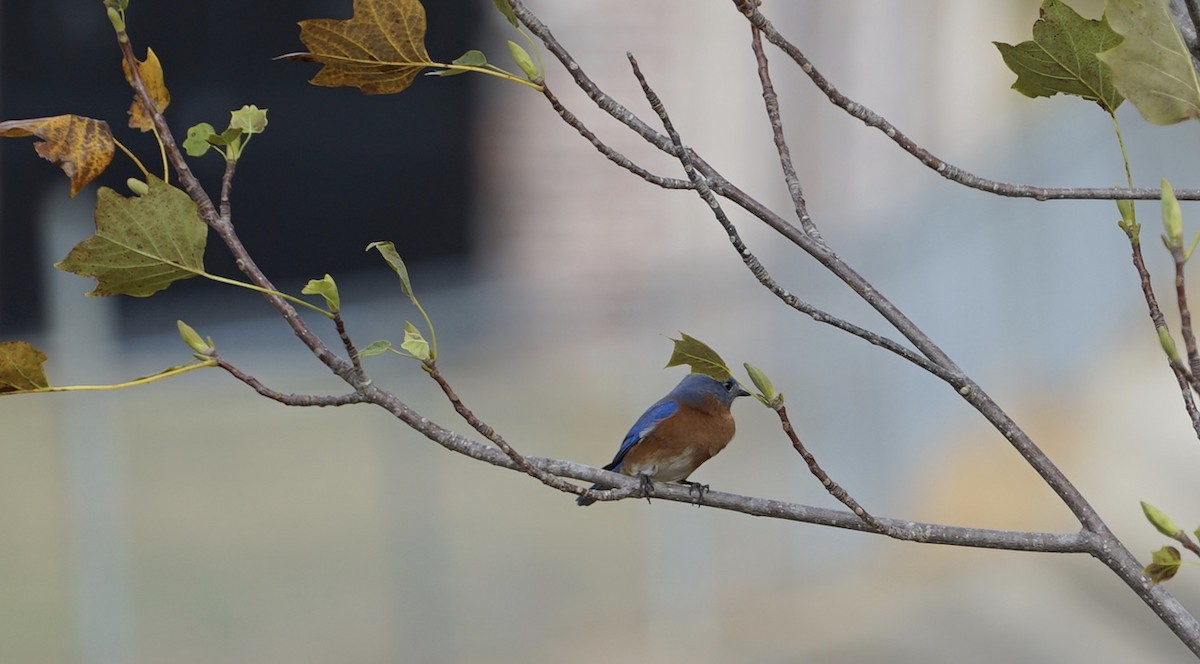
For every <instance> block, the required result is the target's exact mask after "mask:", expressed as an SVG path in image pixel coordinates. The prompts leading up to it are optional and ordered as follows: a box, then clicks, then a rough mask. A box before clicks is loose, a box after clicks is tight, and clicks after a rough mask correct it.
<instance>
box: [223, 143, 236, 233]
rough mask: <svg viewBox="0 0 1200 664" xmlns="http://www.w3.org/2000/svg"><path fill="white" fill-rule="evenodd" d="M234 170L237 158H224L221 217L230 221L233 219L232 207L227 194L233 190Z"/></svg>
mask: <svg viewBox="0 0 1200 664" xmlns="http://www.w3.org/2000/svg"><path fill="white" fill-rule="evenodd" d="M235 170H237V160H236V159H226V160H225V173H224V175H222V176H221V218H222V219H224V220H225V221H226V222H230V223H232V221H231V220H232V219H233V208H232V206H231V204H230V202H229V195H230V193H231V192H232V191H233V172H234V171H235Z"/></svg>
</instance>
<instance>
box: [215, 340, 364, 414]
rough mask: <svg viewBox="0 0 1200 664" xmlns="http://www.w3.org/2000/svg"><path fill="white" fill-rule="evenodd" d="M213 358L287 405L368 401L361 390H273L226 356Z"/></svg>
mask: <svg viewBox="0 0 1200 664" xmlns="http://www.w3.org/2000/svg"><path fill="white" fill-rule="evenodd" d="M209 357H211V358H212V359H213V360H216V362H217V366H219V367H221V368H222V369H224V370H225V371H227V372H229V374H230V375H231V376H233V377H234V378H236V379H238V380H240V381H242V382H243V383H245V384H247V385H249V386H250V387H252V388H253V389H254V391H255V392H258V393H259V394H261V395H262V396H264V397H266V398H268V399H270V400H271V401H278V402H279V403H281V404H283V405H285V406H306V407H307V406H318V407H324V406H347V405H350V404H355V403H366V401H367V399H366V397H365V396H363V394H362V393H361V392H351V393H350V394H343V395H340V396H332V395H318V394H285V393H283V392H280V391H278V390H273V389H271V388H269V387H267V386H266V385H263V383H262V381H260V380H258V379H257V378H255V377H254V376H251V375H250V374H248V373H246V372H244V371H242V370H241V369H239V368H237V367H236V366H234V365H233V364H231V363H230V362H229V361H228V360H226V359H225V358H223V357H221V356H219V355H217V354H216V353H213V354H212V355H210V356H209Z"/></svg>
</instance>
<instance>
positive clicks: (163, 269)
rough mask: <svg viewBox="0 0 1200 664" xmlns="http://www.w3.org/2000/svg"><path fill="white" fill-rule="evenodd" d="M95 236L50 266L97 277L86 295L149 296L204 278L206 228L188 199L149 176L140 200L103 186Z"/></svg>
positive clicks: (99, 196)
mask: <svg viewBox="0 0 1200 664" xmlns="http://www.w3.org/2000/svg"><path fill="white" fill-rule="evenodd" d="M95 216H96V234H95V235H93V236H92V237H89V238H87V239H86V240H84V241H83V242H80V243H79V244H77V245H75V248H74V249H72V250H71V252H70V253H69V254H67V257H66V258H64V259H63V260H61V261H59V262H58V263H55V265H54V267H56V268H58V269H60V270H64V271H67V272H73V273H75V274H78V275H80V276H87V277H96V279H97V284H96V288H95V289H94V290H92V291H91V292H90V293H88V295H132V296H134V297H147V296H150V295H153V294H154V293H157V292H158V291H160V290H162V289H164V288H166V287H168V286H170V285H171V284H172V283H174V282H175V281H178V280H179V279H186V278H188V277H194V276H197V275H199V274H203V273H204V245H205V243H206V242H207V240H208V226H206V225H205V224H204V222H203V221H201V220H200V216H199V213H198V212H197V211H196V204H195V203H194V202H192V199H191V198H189V197H188V195H187V194H185V193H184V192H182V191H180V190H179V189H176V188H175V187H173V186H171V185H169V184H167V183H165V182H163V181H162V180H160V179H158V178H156V177H154V176H150V178H149V183H148V191H147V193H146V194H145V195H143V196H134V197H133V198H125V197H123V196H121V195H120V194H118V193H117V192H115V191H113V190H112V189H109V188H108V187H101V188H100V192H99V194H98V195H97V200H96V215H95Z"/></svg>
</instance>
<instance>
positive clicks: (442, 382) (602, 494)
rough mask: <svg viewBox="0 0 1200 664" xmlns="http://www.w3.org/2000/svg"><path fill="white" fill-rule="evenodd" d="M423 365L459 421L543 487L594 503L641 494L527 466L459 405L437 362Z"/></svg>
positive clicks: (464, 405)
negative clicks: (599, 488) (596, 487)
mask: <svg viewBox="0 0 1200 664" xmlns="http://www.w3.org/2000/svg"><path fill="white" fill-rule="evenodd" d="M422 366H424V367H425V372H426V373H428V374H429V376H430V377H431V378H433V380H434V382H436V383H437V384H438V387H440V388H442V393H443V394H445V395H446V398H447V399H449V400H450V403H451V404H452V405H453V406H454V410H455V412H457V413H458V414H459V415H460V416H462V418H463V419H464V420H466V422H467V424H470V425H471V428H472V429H475V430H476V431H478V432H479V434H480V435H482V436H483V437H484V438H487V439H488V440H490V441H492V443H494V444H495V445H496V447H499V448H500V450H501V451H502V452H504V454H505V456H507V457H508V458H509V459H510V460H511V461H512V462H513V464H514V465H515V466H516V468H518V469H519V470H521V471H523V472H525V473H526V474H527V475H529V476H531V477H533V478H535V479H537V480H539V481H541V483H542V484H545V485H546V486H549V487H551V488H554V489H558V490H559V491H562V492H564V493H572V494H575V495H577V496H587V497H589V498H594V499H596V500H620V499H622V498H628V497H629V496H631V495H633V494H635V493H640V485H639V490H638V491H632V490H625V489H616V490H608V491H595V490H592V489H588V488H587V487H582V486H579V485H578V484H572V483H570V482H566V481H564V480H562V479H560V478H559V477H557V476H555V475H552V474H550V473H548V472H546V471H544V470H542V469H541V468H538V467H537V466H535V465H533V464H531V463H529V462H528V461H526V460H525V457H524V456H522V455H521V453H520V452H518V451H516V450H515V449H513V447H512V446H511V445H509V444H508V441H506V440H504V437H503V436H501V435H500V434H499V433H496V430H495V429H493V428H492V426H491V425H490V424H488V423H487V422H484V421H483V420H481V419H479V418H478V417H476V416H475V413H473V412H471V409H470V408H467V406H466V404H464V403H463V402H462V399H460V398H459V397H458V394H457V393H455V391H454V389H453V388H451V387H450V383H449V381H447V380H446V378H445V376H443V375H442V372H441V371H439V370H438V368H437V363H436V362H434V361H432V360H429V361H427V362H425V363H424V364H423V365H422Z"/></svg>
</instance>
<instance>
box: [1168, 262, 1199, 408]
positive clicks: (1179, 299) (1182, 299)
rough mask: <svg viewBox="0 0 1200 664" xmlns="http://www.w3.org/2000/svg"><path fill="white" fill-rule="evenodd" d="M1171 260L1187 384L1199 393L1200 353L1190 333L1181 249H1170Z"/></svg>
mask: <svg viewBox="0 0 1200 664" xmlns="http://www.w3.org/2000/svg"><path fill="white" fill-rule="evenodd" d="M1171 258H1172V260H1173V261H1174V263H1175V300H1176V303H1177V305H1178V307H1179V334H1180V335H1181V336H1182V337H1183V345H1184V348H1185V349H1186V351H1187V359H1188V369H1189V375H1188V378H1189V382H1190V383H1191V385H1192V389H1193V390H1197V391H1200V385H1197V383H1196V379H1197V377H1200V352H1197V350H1196V334H1195V333H1194V332H1193V331H1192V312H1191V310H1190V309H1189V308H1188V297H1187V284H1186V283H1185V281H1184V278H1183V277H1184V268H1185V267H1186V265H1187V258H1185V257H1184V255H1183V249H1182V248H1181V247H1171Z"/></svg>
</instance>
